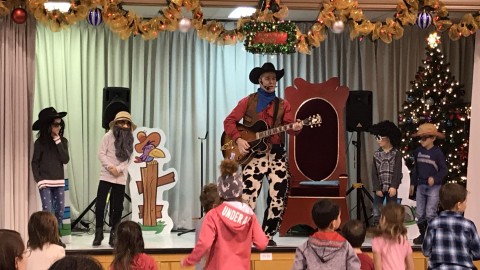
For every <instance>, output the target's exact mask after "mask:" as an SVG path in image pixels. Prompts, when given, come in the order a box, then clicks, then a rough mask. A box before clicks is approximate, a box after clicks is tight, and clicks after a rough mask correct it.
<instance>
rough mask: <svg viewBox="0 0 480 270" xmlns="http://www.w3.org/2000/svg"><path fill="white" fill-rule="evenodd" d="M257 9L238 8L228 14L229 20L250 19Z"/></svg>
mask: <svg viewBox="0 0 480 270" xmlns="http://www.w3.org/2000/svg"><path fill="white" fill-rule="evenodd" d="M255 10H257V9H256V8H253V7H238V8H236V9H234V10H233V11H232V12H230V14H228V18H229V19H240V18H241V17H248V16H250V15H252V14H253V13H255Z"/></svg>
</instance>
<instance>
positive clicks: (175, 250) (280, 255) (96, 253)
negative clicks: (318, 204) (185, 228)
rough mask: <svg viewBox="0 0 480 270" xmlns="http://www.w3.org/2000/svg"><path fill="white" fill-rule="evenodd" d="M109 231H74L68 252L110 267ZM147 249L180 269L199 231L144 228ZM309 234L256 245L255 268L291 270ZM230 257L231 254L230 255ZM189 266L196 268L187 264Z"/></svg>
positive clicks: (417, 255) (165, 266)
mask: <svg viewBox="0 0 480 270" xmlns="http://www.w3.org/2000/svg"><path fill="white" fill-rule="evenodd" d="M108 237H109V233H105V239H104V240H103V242H102V245H101V246H99V247H93V246H92V242H93V238H94V235H93V233H78V232H73V233H72V241H71V243H69V244H67V248H66V250H67V255H90V256H93V257H95V258H96V259H98V260H99V261H100V263H101V264H102V265H103V267H104V269H108V268H109V266H110V263H111V262H112V259H113V256H112V248H111V247H110V246H109V245H108ZM143 237H144V241H145V253H147V254H150V255H151V256H152V257H154V258H155V260H156V261H157V263H158V267H159V269H161V270H179V269H181V268H180V263H179V262H180V261H181V260H182V258H183V257H185V256H186V255H187V254H189V253H190V252H191V250H192V248H193V247H194V244H195V232H189V233H186V234H183V235H180V236H178V233H177V232H175V233H173V232H172V233H170V234H168V235H156V234H155V233H153V232H144V236H143ZM306 239H307V237H279V236H276V237H275V238H274V240H275V241H276V242H277V246H276V247H268V248H267V249H266V250H264V251H262V252H259V251H257V250H256V249H252V257H251V266H252V267H251V269H252V270H260V269H267V270H268V269H274V270H287V269H290V268H291V267H292V264H293V260H294V258H295V250H296V248H297V246H299V245H301V244H302V243H303V242H305V241H306ZM410 243H411V244H412V246H413V249H414V262H415V269H421V270H423V269H427V261H426V258H425V257H424V256H423V255H422V253H421V249H420V246H416V245H413V243H412V242H411V240H410ZM362 250H363V251H364V252H366V253H370V255H371V239H370V238H367V239H366V240H365V243H364V246H363V247H362ZM226 259H227V260H228V258H226ZM185 269H194V268H193V267H192V268H185Z"/></svg>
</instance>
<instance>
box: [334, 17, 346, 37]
mask: <svg viewBox="0 0 480 270" xmlns="http://www.w3.org/2000/svg"><path fill="white" fill-rule="evenodd" d="M344 29H345V24H344V23H343V21H341V20H338V21H335V22H334V23H333V24H332V32H333V33H335V34H340V33H342V32H343V30H344Z"/></svg>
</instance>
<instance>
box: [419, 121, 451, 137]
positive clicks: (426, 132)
mask: <svg viewBox="0 0 480 270" xmlns="http://www.w3.org/2000/svg"><path fill="white" fill-rule="evenodd" d="M424 136H435V137H437V138H439V139H445V134H443V133H442V132H438V130H437V127H436V126H435V125H434V124H432V123H425V124H421V125H420V126H419V127H418V131H417V133H414V134H412V137H424Z"/></svg>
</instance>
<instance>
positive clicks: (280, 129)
mask: <svg viewBox="0 0 480 270" xmlns="http://www.w3.org/2000/svg"><path fill="white" fill-rule="evenodd" d="M301 123H303V121H302V122H301ZM293 124H295V123H290V124H287V125H284V126H280V127H275V128H271V129H267V130H264V131H260V132H257V133H256V134H257V136H256V137H257V140H258V139H262V138H265V137H268V136H272V135H274V134H277V133H281V132H285V131H287V130H289V129H292V128H293Z"/></svg>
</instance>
